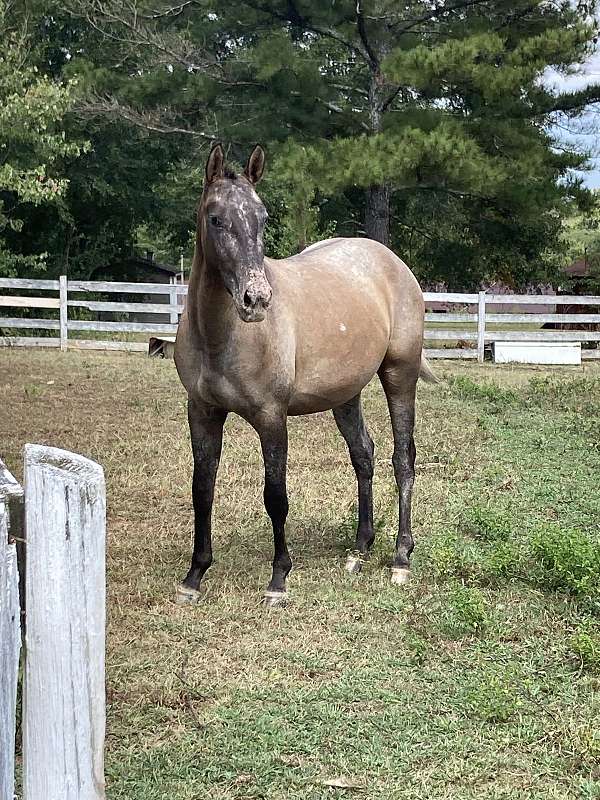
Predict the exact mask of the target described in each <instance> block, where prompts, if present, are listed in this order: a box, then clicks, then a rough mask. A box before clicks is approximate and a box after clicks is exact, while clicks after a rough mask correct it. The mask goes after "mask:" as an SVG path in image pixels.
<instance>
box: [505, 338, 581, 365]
mask: <svg viewBox="0 0 600 800" xmlns="http://www.w3.org/2000/svg"><path fill="white" fill-rule="evenodd" d="M493 352H494V363H496V364H510V363H515V364H581V342H494V343H493Z"/></svg>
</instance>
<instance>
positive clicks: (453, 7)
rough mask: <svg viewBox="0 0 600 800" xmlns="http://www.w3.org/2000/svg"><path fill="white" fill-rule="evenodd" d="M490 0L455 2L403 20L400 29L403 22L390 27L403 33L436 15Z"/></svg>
mask: <svg viewBox="0 0 600 800" xmlns="http://www.w3.org/2000/svg"><path fill="white" fill-rule="evenodd" d="M489 2H490V0H462V1H461V2H460V3H455V4H454V5H451V6H440V7H438V8H435V9H433V10H432V11H429V12H428V13H427V14H423V16H421V17H414V18H413V19H411V20H402V21H401V22H404V23H405V24H404V25H403V26H402V27H401V28H400V30H399V31H396V30H395V29H396V27H397V26H398V25H400V24H401V22H395V23H394V24H393V25H391V26H390V27H391V28H392V30H394V32H395V33H397V34H398V35H400V36H401V35H402V34H403V33H406V32H407V31H410V30H412V29H413V28H415V27H416V26H417V25H420V24H421V23H422V22H428V21H429V20H430V19H435V18H436V17H440V16H443V15H444V14H449V13H450V12H452V11H461V10H462V9H463V8H470V7H471V6H479V5H483V4H484V3H489Z"/></svg>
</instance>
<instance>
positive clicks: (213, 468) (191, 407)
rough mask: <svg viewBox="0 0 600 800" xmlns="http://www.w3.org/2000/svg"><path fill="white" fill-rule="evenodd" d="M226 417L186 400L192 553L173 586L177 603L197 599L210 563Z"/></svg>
mask: <svg viewBox="0 0 600 800" xmlns="http://www.w3.org/2000/svg"><path fill="white" fill-rule="evenodd" d="M226 418H227V413H226V412H225V411H222V410H221V409H216V408H212V407H210V406H205V405H204V404H202V403H199V402H197V401H194V400H192V399H189V400H188V422H189V426H190V435H191V440H192V454H193V457H194V477H193V479H192V499H193V504H194V552H193V554H192V564H191V567H190V569H189V572H188V573H187V575H186V576H185V578H184V579H183V582H182V583H181V585H180V586H178V587H177V595H176V601H177V602H178V603H197V602H198V600H199V599H200V581H201V580H202V577H203V576H204V573H205V572H206V570H207V569H208V568H209V567H210V565H211V564H212V535H211V533H212V532H211V522H212V519H211V518H212V506H213V499H214V494H215V480H216V477H217V470H218V468H219V460H220V458H221V447H222V443H223V425H224V424H225V419H226Z"/></svg>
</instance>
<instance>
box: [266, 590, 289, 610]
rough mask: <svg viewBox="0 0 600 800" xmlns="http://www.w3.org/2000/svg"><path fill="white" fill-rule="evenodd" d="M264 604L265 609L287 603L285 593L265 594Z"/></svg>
mask: <svg viewBox="0 0 600 800" xmlns="http://www.w3.org/2000/svg"><path fill="white" fill-rule="evenodd" d="M264 603H265V606H266V607H267V608H277V607H278V606H284V605H285V604H286V603H287V592H265V595H264Z"/></svg>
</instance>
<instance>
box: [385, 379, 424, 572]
mask: <svg viewBox="0 0 600 800" xmlns="http://www.w3.org/2000/svg"><path fill="white" fill-rule="evenodd" d="M379 377H380V379H381V383H382V385H383V389H384V391H385V394H386V397H387V402H388V408H389V411H390V418H391V421H392V430H393V433H394V455H393V457H392V464H393V465H394V475H395V477H396V484H397V486H398V536H397V539H396V552H395V555H394V562H393V566H392V582H393V583H398V584H400V583H406V582H407V581H408V579H409V576H410V572H409V569H410V555H411V553H412V551H413V548H414V543H413V537H412V531H411V503H412V491H413V485H414V482H415V457H416V449H415V441H414V438H413V431H414V425H415V393H416V386H417V378H418V376H417V375H415V374H413V372H412V371H410V370H406V369H405V370H402V369H401V368H399V367H396V368H390V369H385V368H382V369H381V370H380V373H379Z"/></svg>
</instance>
